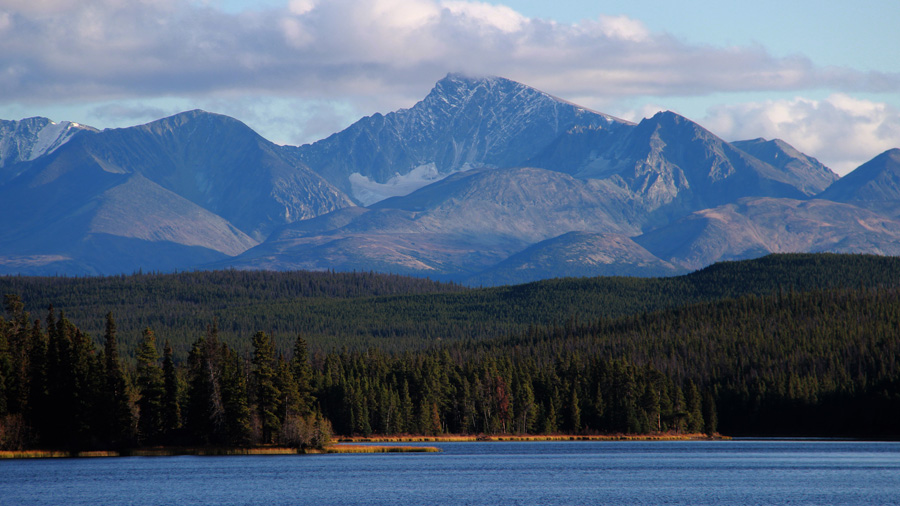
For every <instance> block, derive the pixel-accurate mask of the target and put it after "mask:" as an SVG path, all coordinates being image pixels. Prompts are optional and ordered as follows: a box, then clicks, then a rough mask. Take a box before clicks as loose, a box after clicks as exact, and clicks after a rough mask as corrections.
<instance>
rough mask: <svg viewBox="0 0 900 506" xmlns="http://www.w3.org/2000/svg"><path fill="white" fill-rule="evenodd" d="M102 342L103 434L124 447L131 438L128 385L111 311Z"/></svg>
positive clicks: (131, 424)
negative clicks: (120, 359) (105, 427)
mask: <svg viewBox="0 0 900 506" xmlns="http://www.w3.org/2000/svg"><path fill="white" fill-rule="evenodd" d="M103 343H104V344H103V358H104V366H103V367H104V370H103V373H104V381H103V387H102V388H103V390H102V392H103V398H102V401H101V405H103V406H104V408H105V409H104V410H103V415H102V416H103V417H104V418H105V420H106V425H107V431H106V432H105V435H106V437H107V438H108V439H107V440H108V442H109V443H110V444H112V445H113V446H126V445H129V444H131V443H132V439H133V432H134V431H133V417H132V414H131V404H130V400H129V398H128V390H127V386H128V385H127V382H126V380H125V374H124V372H123V371H122V365H121V364H120V362H119V345H118V342H117V336H116V321H115V319H114V318H113V314H112V312H110V313H107V314H106V332H105V333H104V335H103Z"/></svg>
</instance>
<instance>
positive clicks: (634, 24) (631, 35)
mask: <svg viewBox="0 0 900 506" xmlns="http://www.w3.org/2000/svg"><path fill="white" fill-rule="evenodd" d="M599 25H600V30H601V31H602V32H603V33H604V34H605V35H606V36H607V37H609V38H612V39H620V40H627V41H632V42H643V41H645V40H648V39H649V38H650V31H649V30H647V27H646V26H644V24H643V23H641V22H640V21H638V20H636V19H631V18H629V17H628V16H600V23H599Z"/></svg>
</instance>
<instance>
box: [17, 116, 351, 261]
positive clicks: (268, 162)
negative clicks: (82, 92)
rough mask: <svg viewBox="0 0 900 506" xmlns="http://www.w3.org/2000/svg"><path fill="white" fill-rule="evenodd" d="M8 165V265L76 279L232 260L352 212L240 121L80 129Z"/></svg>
mask: <svg viewBox="0 0 900 506" xmlns="http://www.w3.org/2000/svg"><path fill="white" fill-rule="evenodd" d="M10 167H11V168H12V169H14V170H15V172H16V173H17V175H16V177H14V178H13V179H11V180H10V181H8V182H7V183H6V184H3V185H2V186H0V213H2V214H3V215H4V216H5V217H7V219H8V221H7V226H5V227H4V228H3V230H2V231H0V244H2V245H3V246H0V252H2V254H3V259H4V260H0V263H5V265H7V266H10V265H22V262H23V261H25V262H26V263H27V265H29V266H30V267H29V269H30V270H35V269H37V272H44V273H51V274H52V273H55V272H60V271H58V270H56V269H57V267H56V265H78V266H79V267H78V268H77V269H76V270H75V271H74V272H73V273H75V272H77V273H79V274H86V273H87V274H91V273H116V272H129V271H131V270H134V269H138V268H144V269H162V270H172V269H179V268H180V269H184V268H190V267H194V266H198V265H201V264H205V263H208V262H212V261H216V260H221V259H223V258H228V257H231V256H234V255H236V254H238V253H240V252H242V251H244V250H246V249H248V248H250V247H252V246H254V245H256V244H257V243H258V242H259V240H261V239H263V238H265V237H266V236H267V235H268V233H269V232H270V231H271V230H273V229H274V228H276V227H277V226H279V225H281V224H284V223H289V222H291V221H295V220H298V219H304V218H308V217H312V216H316V215H318V214H323V213H326V212H329V211H332V210H334V209H337V208H340V207H345V206H352V205H353V204H352V203H351V202H350V201H349V200H348V199H347V198H346V197H345V196H344V195H343V194H342V193H341V192H340V191H338V190H336V189H335V188H334V187H332V186H331V185H330V184H328V183H327V182H326V181H324V180H323V179H322V178H321V177H319V176H318V175H316V174H315V173H313V172H311V171H310V170H309V169H308V168H306V167H305V166H303V164H302V163H301V162H299V161H298V160H296V159H295V158H293V157H292V156H291V155H290V154H288V153H286V152H285V151H284V150H282V149H281V148H280V147H279V146H276V145H275V144H272V143H270V142H269V141H266V140H265V139H263V138H262V137H260V136H259V135H258V134H256V133H255V132H253V131H252V130H250V129H249V128H248V127H247V126H246V125H244V124H243V123H240V122H239V121H237V120H234V119H232V118H228V117H226V116H221V115H216V114H210V113H205V112H202V111H191V112H187V113H182V114H179V115H176V116H172V117H169V118H165V119H162V120H159V121H155V122H152V123H149V124H146V125H141V126H137V127H131V128H124V129H115V130H104V131H102V132H96V131H83V132H81V133H79V134H77V135H73V136H72V137H71V138H70V139H69V140H68V142H66V143H64V144H62V145H60V146H59V147H58V148H56V149H55V150H53V151H51V152H47V153H45V154H43V155H42V156H39V157H37V158H35V159H33V160H29V161H23V162H20V163H17V164H13V165H11V166H10ZM159 248H162V250H160V251H159V254H158V255H157V254H150V252H152V251H156V250H157V249H159ZM112 252H115V255H111V253H112ZM27 259H43V260H27ZM59 262H63V263H62V264H60V263H59ZM41 269H43V270H41ZM3 271H7V268H0V272H3ZM62 272H70V269H68V268H64V269H62Z"/></svg>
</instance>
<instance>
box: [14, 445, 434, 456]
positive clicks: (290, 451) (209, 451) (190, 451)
mask: <svg viewBox="0 0 900 506" xmlns="http://www.w3.org/2000/svg"><path fill="white" fill-rule="evenodd" d="M439 451H441V450H440V449H438V448H435V447H432V446H389V445H362V444H341V443H337V444H330V445H328V446H326V447H325V448H322V449H302V450H298V449H296V448H287V447H274V446H266V447H256V448H171V447H161V448H140V449H133V450H123V451H84V452H78V451H60V450H11V451H0V460H3V459H49V458H91V457H174V456H178V455H197V456H216V455H298V454H301V455H302V454H323V453H421V452H439Z"/></svg>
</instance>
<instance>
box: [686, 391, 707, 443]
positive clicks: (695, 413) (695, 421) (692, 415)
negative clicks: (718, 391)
mask: <svg viewBox="0 0 900 506" xmlns="http://www.w3.org/2000/svg"><path fill="white" fill-rule="evenodd" d="M685 403H686V405H687V419H686V422H687V424H686V425H687V431H688V432H689V433H691V434H698V433H700V432H703V427H704V421H703V398H702V397H701V396H700V390H699V389H698V388H697V385H696V384H695V383H694V382H693V380H688V383H687V387H686V388H685Z"/></svg>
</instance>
